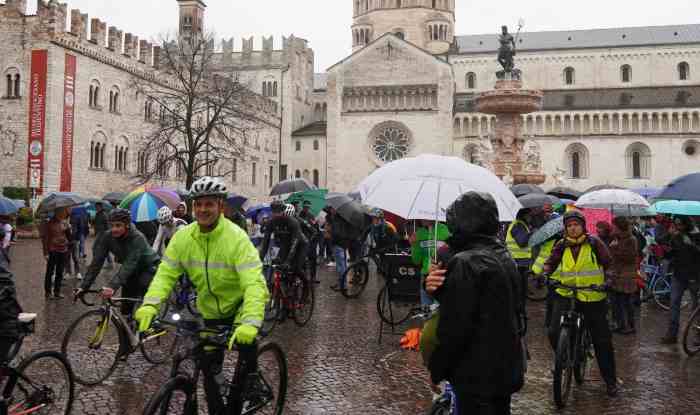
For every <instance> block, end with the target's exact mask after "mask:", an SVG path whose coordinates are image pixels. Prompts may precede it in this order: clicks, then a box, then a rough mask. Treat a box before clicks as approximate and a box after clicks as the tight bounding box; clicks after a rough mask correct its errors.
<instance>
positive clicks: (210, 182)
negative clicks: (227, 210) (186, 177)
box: [190, 176, 227, 199]
mask: <svg viewBox="0 0 700 415" xmlns="http://www.w3.org/2000/svg"><path fill="white" fill-rule="evenodd" d="M226 195H227V194H226V185H225V184H224V182H223V180H221V179H220V178H218V177H208V176H207V177H202V178H201V179H199V180H197V181H196V182H194V183H193V184H192V188H191V189H190V197H191V198H192V199H199V198H201V197H207V196H216V197H222V198H223V197H226Z"/></svg>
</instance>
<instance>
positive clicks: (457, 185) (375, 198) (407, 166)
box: [357, 154, 522, 222]
mask: <svg viewBox="0 0 700 415" xmlns="http://www.w3.org/2000/svg"><path fill="white" fill-rule="evenodd" d="M357 190H358V191H359V192H360V195H361V197H362V203H364V204H366V205H369V206H373V207H377V208H380V209H383V210H387V211H389V212H391V213H394V214H395V215H398V216H401V217H402V218H405V219H425V220H440V221H445V220H446V210H447V208H448V207H449V206H450V204H452V202H454V201H455V200H456V199H457V198H458V197H459V196H461V195H462V194H464V193H466V192H469V191H477V192H483V193H489V194H490V195H491V196H493V198H494V200H495V201H496V204H497V205H498V213H499V218H500V220H501V221H503V222H508V221H512V220H514V219H515V216H516V214H517V213H518V211H519V210H520V209H521V208H522V206H521V205H520V202H518V199H516V197H515V196H514V195H513V193H512V192H511V191H510V190H509V189H508V187H507V186H506V185H505V184H504V183H503V182H502V181H501V180H500V179H499V178H498V177H496V175H494V174H493V173H491V172H490V171H489V170H486V169H484V168H482V167H479V166H476V165H473V164H469V163H467V162H465V161H464V160H462V159H460V158H457V157H445V156H437V155H433V154H424V155H421V156H418V157H412V158H405V159H401V160H397V161H394V162H392V163H389V164H387V165H385V166H384V167H382V168H380V169H377V170H376V171H375V172H374V173H372V174H371V175H370V176H369V177H367V178H366V179H365V180H363V181H362V183H360V185H359V186H358V188H357Z"/></svg>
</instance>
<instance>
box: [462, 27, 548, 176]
mask: <svg viewBox="0 0 700 415" xmlns="http://www.w3.org/2000/svg"><path fill="white" fill-rule="evenodd" d="M500 42H501V48H500V49H499V56H498V60H499V62H500V63H501V65H502V66H503V70H502V71H499V72H497V73H496V76H497V78H498V80H497V81H496V86H495V88H494V89H493V90H492V91H486V92H483V93H481V94H479V95H478V96H477V97H476V110H477V111H478V112H481V113H484V114H493V115H495V116H496V130H495V133H494V134H493V135H492V136H491V145H492V147H493V154H494V155H493V160H492V161H491V164H492V166H493V170H494V173H495V174H496V175H497V176H498V177H500V178H501V179H503V180H504V181H505V182H506V183H507V184H509V185H510V184H521V183H530V184H542V183H544V182H545V179H546V176H545V175H544V173H543V172H542V163H541V162H540V160H539V152H537V150H536V149H525V140H524V139H523V137H522V130H523V122H522V117H521V116H522V115H523V114H528V113H531V112H535V111H539V110H540V109H542V100H543V96H544V94H543V93H542V91H538V90H528V89H523V84H522V80H521V78H522V73H521V71H520V70H519V69H515V68H514V65H513V57H514V56H515V40H514V39H513V36H512V35H510V34H509V33H508V29H507V27H505V26H504V27H503V33H502V34H501V37H500ZM534 152H536V153H534Z"/></svg>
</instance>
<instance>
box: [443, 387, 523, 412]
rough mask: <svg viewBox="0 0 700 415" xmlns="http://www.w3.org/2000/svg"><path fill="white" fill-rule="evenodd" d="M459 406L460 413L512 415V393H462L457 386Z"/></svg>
mask: <svg viewBox="0 0 700 415" xmlns="http://www.w3.org/2000/svg"><path fill="white" fill-rule="evenodd" d="M455 393H456V395H457V408H458V409H459V413H460V414H469V415H510V395H506V396H498V397H483V396H477V395H471V394H469V393H461V391H459V388H455Z"/></svg>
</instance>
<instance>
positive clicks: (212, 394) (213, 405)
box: [201, 317, 258, 415]
mask: <svg viewBox="0 0 700 415" xmlns="http://www.w3.org/2000/svg"><path fill="white" fill-rule="evenodd" d="M234 320H235V317H231V318H230V319H222V320H205V321H204V325H205V326H206V327H208V328H212V329H214V328H217V327H220V326H227V325H231V324H233V321H234ZM238 359H239V361H240V370H241V372H240V377H239V379H241V385H237V386H238V387H236V388H231V389H230V390H229V394H228V406H229V408H232V409H233V410H232V411H230V412H227V414H232V415H238V414H240V413H241V411H242V406H243V402H242V399H241V392H242V389H241V388H242V387H243V386H244V384H245V381H246V379H247V377H248V375H249V374H251V373H255V372H256V371H257V370H258V367H257V360H258V345H257V344H256V343H253V344H251V345H246V346H243V345H238ZM201 366H202V374H203V375H204V393H205V396H206V399H207V407H208V408H209V413H210V414H211V415H224V408H225V407H226V404H225V403H224V398H223V396H222V395H221V387H222V385H223V384H224V382H230V381H232V376H233V375H232V373H233V371H231V370H230V369H231V368H228V369H229V370H228V373H226V374H224V373H223V369H224V350H221V349H218V350H213V351H211V352H208V353H207V354H206V355H205V356H204V357H203V358H202V362H201Z"/></svg>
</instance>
